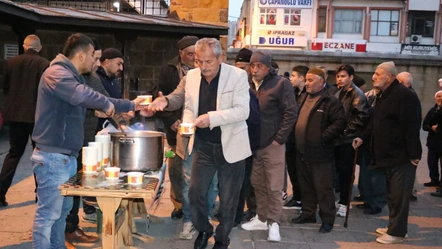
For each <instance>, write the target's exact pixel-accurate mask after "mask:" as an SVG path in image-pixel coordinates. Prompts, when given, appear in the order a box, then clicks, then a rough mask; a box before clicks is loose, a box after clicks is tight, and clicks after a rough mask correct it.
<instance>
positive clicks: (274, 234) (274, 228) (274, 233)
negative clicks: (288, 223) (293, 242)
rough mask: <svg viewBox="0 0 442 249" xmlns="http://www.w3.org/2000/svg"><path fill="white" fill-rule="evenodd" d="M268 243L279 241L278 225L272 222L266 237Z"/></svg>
mask: <svg viewBox="0 0 442 249" xmlns="http://www.w3.org/2000/svg"><path fill="white" fill-rule="evenodd" d="M267 240H268V241H281V235H279V225H278V223H276V222H273V223H272V224H271V225H269V236H268V237H267Z"/></svg>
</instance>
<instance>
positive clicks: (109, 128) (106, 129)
mask: <svg viewBox="0 0 442 249" xmlns="http://www.w3.org/2000/svg"><path fill="white" fill-rule="evenodd" d="M121 127H122V128H123V130H124V131H125V132H133V131H135V130H134V129H132V128H130V127H128V126H124V125H123V126H121ZM110 132H121V131H120V130H118V129H117V128H115V127H114V126H113V125H111V124H110V122H109V121H107V120H106V121H104V123H103V129H102V130H101V131H99V132H97V135H102V134H108V133H110Z"/></svg>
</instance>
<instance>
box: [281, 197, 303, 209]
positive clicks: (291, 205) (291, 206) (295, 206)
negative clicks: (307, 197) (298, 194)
mask: <svg viewBox="0 0 442 249" xmlns="http://www.w3.org/2000/svg"><path fill="white" fill-rule="evenodd" d="M282 208H283V209H298V210H300V209H301V208H302V205H301V202H300V201H297V200H295V199H291V200H290V201H289V202H287V203H286V204H284V206H282Z"/></svg>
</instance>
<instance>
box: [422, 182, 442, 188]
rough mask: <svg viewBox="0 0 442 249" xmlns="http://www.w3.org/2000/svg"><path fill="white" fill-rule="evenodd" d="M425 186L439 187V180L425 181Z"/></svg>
mask: <svg viewBox="0 0 442 249" xmlns="http://www.w3.org/2000/svg"><path fill="white" fill-rule="evenodd" d="M424 186H425V187H437V186H439V181H431V182H426V183H424Z"/></svg>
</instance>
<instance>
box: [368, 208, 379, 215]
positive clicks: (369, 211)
mask: <svg viewBox="0 0 442 249" xmlns="http://www.w3.org/2000/svg"><path fill="white" fill-rule="evenodd" d="M380 212H382V209H381V208H366V209H364V214H369V215H374V214H378V213H380Z"/></svg>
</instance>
